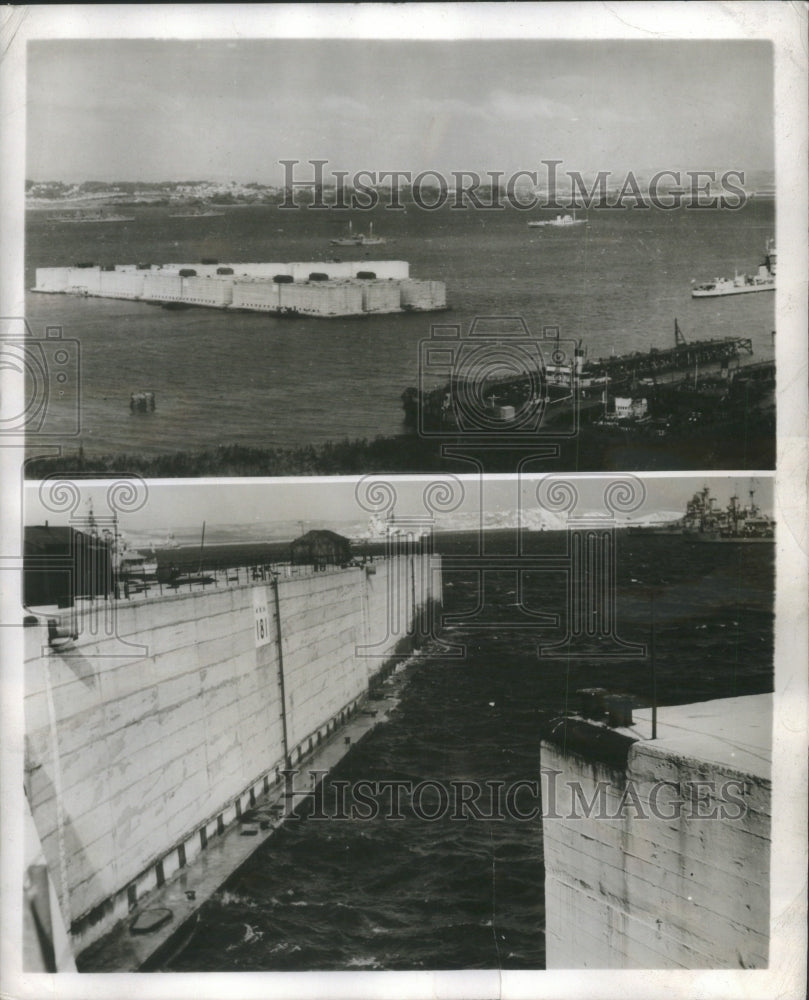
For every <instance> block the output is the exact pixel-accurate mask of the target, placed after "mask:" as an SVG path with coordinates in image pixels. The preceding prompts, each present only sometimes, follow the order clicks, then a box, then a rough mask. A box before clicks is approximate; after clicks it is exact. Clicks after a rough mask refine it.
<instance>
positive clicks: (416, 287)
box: [401, 278, 447, 310]
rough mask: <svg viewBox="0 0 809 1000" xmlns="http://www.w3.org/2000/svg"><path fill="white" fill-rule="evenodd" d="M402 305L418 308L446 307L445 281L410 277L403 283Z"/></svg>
mask: <svg viewBox="0 0 809 1000" xmlns="http://www.w3.org/2000/svg"><path fill="white" fill-rule="evenodd" d="M401 290H402V306H403V307H406V308H409V309H416V310H430V309H445V308H446V305H447V289H446V285H445V284H444V282H443V281H422V280H419V279H417V278H409V279H408V280H407V281H403V282H402V283H401Z"/></svg>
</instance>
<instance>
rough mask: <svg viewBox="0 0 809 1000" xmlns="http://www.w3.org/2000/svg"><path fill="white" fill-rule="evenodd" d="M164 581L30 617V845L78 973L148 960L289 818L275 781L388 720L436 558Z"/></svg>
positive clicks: (437, 585) (423, 619)
mask: <svg viewBox="0 0 809 1000" xmlns="http://www.w3.org/2000/svg"><path fill="white" fill-rule="evenodd" d="M159 587H160V585H159V584H157V585H156V587H155V586H153V587H152V588H151V589H150V590H149V591H148V592H145V593H142V594H135V595H130V597H128V598H127V597H125V596H119V597H118V598H115V597H112V596H107V597H102V596H98V597H96V598H94V599H92V600H86V601H77V602H76V605H75V606H74V607H72V608H66V609H61V611H60V610H53V611H43V612H42V613H39V612H37V613H34V614H30V615H29V617H28V618H27V619H26V626H27V627H26V628H25V630H24V636H25V678H26V691H25V701H24V705H25V726H26V760H25V790H26V797H27V800H28V803H29V806H30V809H31V815H32V817H33V821H34V826H35V829H36V835H37V837H38V839H39V844H38V845H35V848H36V850H35V851H33V852H32V853H37V851H41V853H42V855H43V856H44V859H45V862H46V864H47V870H48V872H49V874H50V878H51V880H52V883H53V894H54V898H55V900H56V902H57V904H58V906H57V912H58V913H59V914H60V915H61V918H62V922H63V924H64V927H65V928H66V931H67V936H68V941H69V945H70V950H71V952H72V954H73V955H74V957H75V959H76V963H77V965H78V967H79V968H80V969H90V968H92V969H101V968H104V969H107V970H112V969H113V968H114V969H116V970H117V971H132V970H134V969H136V968H141V967H144V966H145V964H146V963H147V962H148V961H150V960H152V958H153V957H154V956H155V954H156V953H157V952H158V950H159V949H161V948H162V947H164V946H166V945H167V944H169V943H170V940H173V939H174V938H175V936H176V935H177V934H178V933H181V932H182V931H183V929H184V927H185V925H186V923H187V922H188V920H189V919H191V918H192V917H193V915H194V913H195V912H196V910H197V909H198V907H199V905H201V903H202V902H204V900H205V899H206V898H208V897H209V896H210V895H211V894H212V893H213V892H214V891H216V889H217V888H218V887H219V885H221V883H222V882H223V881H224V880H225V879H226V878H227V877H228V876H229V875H230V874H231V872H232V871H233V870H235V867H237V866H238V864H240V863H241V862H242V861H243V860H244V859H245V858H246V857H247V855H248V854H249V853H251V851H252V850H254V849H255V847H256V846H258V845H259V844H260V843H261V842H262V841H263V840H265V839H266V838H267V836H269V835H270V834H271V833H272V830H273V829H274V828H275V827H276V826H277V825H278V822H277V820H278V819H279V817H278V815H277V808H276V807H277V806H278V804H279V802H280V801H281V800H282V798H283V794H284V778H283V771H284V770H285V769H287V768H299V769H302V770H305V769H307V768H309V767H312V768H323V769H326V770H328V768H330V767H331V766H333V764H334V763H336V761H337V760H338V759H340V757H342V756H343V755H344V754H345V753H346V752H348V750H349V749H350V747H351V746H352V745H353V744H354V743H355V742H356V741H357V739H359V738H361V736H362V735H364V733H365V732H367V731H368V730H369V729H370V728H372V726H373V725H374V724H375V723H376V722H377V721H379V720H381V719H382V718H384V713H385V708H386V702H385V698H386V691H387V690H388V689H387V688H386V687H385V685H384V682H385V681H386V679H387V678H388V677H389V675H390V673H391V671H392V670H393V668H394V667H395V665H396V664H397V663H399V662H401V661H402V660H403V658H404V657H406V656H407V655H409V654H410V653H411V652H412V651H413V649H414V648H417V647H418V646H419V645H420V644H421V642H422V641H423V639H424V638H426V636H427V635H429V634H430V631H431V627H432V626H431V624H430V623H431V621H432V620H433V615H434V608H435V606H436V604H438V603H440V600H441V561H440V557H438V556H435V555H433V554H431V553H429V552H426V551H421V550H420V549H419V550H416V549H414V550H412V551H409V552H405V553H402V554H397V555H392V556H391V557H389V558H385V559H379V560H376V561H374V562H373V563H368V564H366V565H364V566H362V565H353V566H347V567H345V568H340V567H333V568H330V569H327V570H324V571H315V570H314V568H313V567H297V566H296V567H290V568H289V572H288V573H285V572H284V570H283V567H276V568H275V569H273V570H270V569H269V567H254V568H252V569H251V570H250V571H247V570H245V568H244V567H242V569H241V570H240V571H238V572H237V573H224V574H219V573H214V574H213V576H212V577H211V578H210V579H209V580H208V581H207V583H206V581H205V580H203V579H199V580H192V579H189V580H188V581H187V583H185V584H183V585H181V586H180V587H178V588H177V589H175V590H174V591H173V592H172V593H166V592H165V589H164V592H163V594H162V595H160V594H159V593H158V592H157V591H158V590H159ZM32 610H34V609H32ZM380 686H381V687H380ZM380 693H381V695H382V701H381V703H380V704H376V702H375V699H376V698H377V697H378V695H379V694H380ZM302 780H305V778H304V779H302ZM189 894H190V895H189ZM192 904H193V905H192ZM110 935H112V937H110ZM116 942H117V943H116Z"/></svg>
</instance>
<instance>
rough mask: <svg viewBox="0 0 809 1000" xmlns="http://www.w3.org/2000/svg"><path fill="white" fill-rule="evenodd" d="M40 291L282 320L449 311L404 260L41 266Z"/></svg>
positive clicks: (438, 284) (441, 290)
mask: <svg viewBox="0 0 809 1000" xmlns="http://www.w3.org/2000/svg"><path fill="white" fill-rule="evenodd" d="M33 291H35V292H45V293H49V294H54V295H55V294H64V295H82V296H91V297H97V298H110V299H130V300H135V301H141V302H148V303H155V304H158V305H164V306H172V305H173V306H182V305H186V306H203V307H207V308H210V309H240V310H241V309H243V310H247V311H250V312H268V313H271V314H273V315H278V316H293V315H294V316H299V315H303V316H323V317H329V316H362V315H366V314H372V313H373V314H386V313H398V312H433V311H436V310H440V309H446V307H447V295H446V287H445V285H444V283H443V282H442V281H425V280H420V279H416V278H411V277H410V265H409V264H408V263H407V261H403V260H378V261H362V262H355V261H328V262H300V261H295V262H291V263H289V262H287V263H277V264H276V263H254V264H226V265H218V264H214V263H211V264H193V265H191V264H151V265H143V264H116V265H114V266H112V267H110V266H107V267H99V266H96V265H94V264H90V265H87V264H84V265H82V266H80V267H79V266H77V267H38V268H37V269H36V284H35V286H34V288H33Z"/></svg>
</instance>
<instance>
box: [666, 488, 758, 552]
mask: <svg viewBox="0 0 809 1000" xmlns="http://www.w3.org/2000/svg"><path fill="white" fill-rule="evenodd" d="M748 496H749V502H748V503H747V504H746V505H744V504H742V503H741V500H740V498H739V497H738V496H737V495H736V494H734V495H733V496H732V497H731V498H730V500H729V501H728V504H727V506H726V507H724V508H722V507H720V506H719V504H718V502H717V500H716V497H713V496H711V491H710V489H709V488H708V487H707V486H704V487H703V488H702V489H701V490H699V491H698V492H696V493H695V494H694V495H693V496H692V497H691V499H690V500H689V501H688V503H687V504H686V509H685V514H684V516H683V519H682V522H681V524H682V532H683V534H684V535H686V536H689V537H693V538H696V539H699V540H700V541H717V542H721V541H767V540H772V539H773V538H774V537H775V522H774V521H773V520H772V518H770V517H768V516H767V515H766V514H764V513H763V512H762V510H761V508H760V507H759V506H758V504H756V502H755V490H754V489H752V488H751V489H750V490H749V491H748Z"/></svg>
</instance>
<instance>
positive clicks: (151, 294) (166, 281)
mask: <svg viewBox="0 0 809 1000" xmlns="http://www.w3.org/2000/svg"><path fill="white" fill-rule="evenodd" d="M144 275H145V277H144V279H143V297H144V298H145V299H154V300H156V301H165V302H179V300H180V296H181V295H182V291H183V279H182V278H180V277H179V276H178V275H174V274H169V273H166V274H163V273H162V272H157V271H144Z"/></svg>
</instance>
